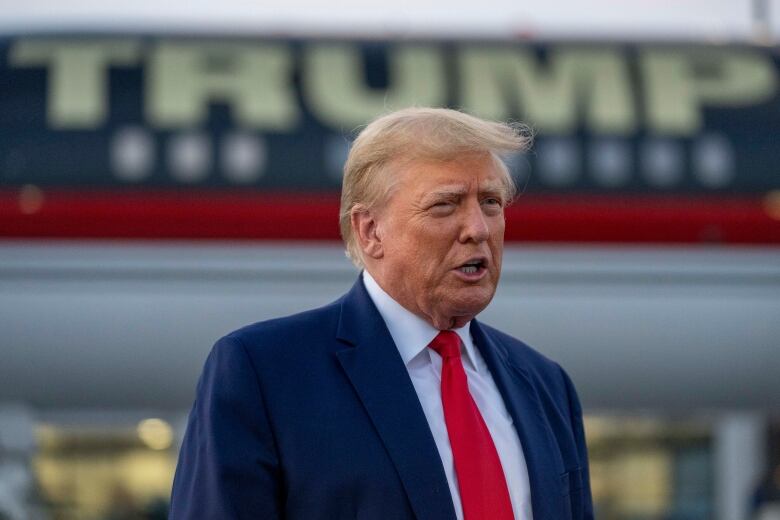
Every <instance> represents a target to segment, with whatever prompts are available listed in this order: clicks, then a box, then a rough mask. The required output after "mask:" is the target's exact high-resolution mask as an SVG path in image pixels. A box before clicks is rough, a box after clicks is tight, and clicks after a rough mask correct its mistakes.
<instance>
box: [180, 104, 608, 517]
mask: <svg viewBox="0 0 780 520" xmlns="http://www.w3.org/2000/svg"><path fill="white" fill-rule="evenodd" d="M527 145H528V143H527V138H526V137H524V136H523V135H522V132H519V131H518V130H517V128H515V127H513V126H511V125H506V124H502V123H494V122H489V121H484V120H481V119H479V118H476V117H473V116H470V115H467V114H464V113H462V112H458V111H454V110H447V109H425V108H412V109H406V110H401V111H398V112H394V113H391V114H388V115H385V116H383V117H380V118H378V119H377V120H375V121H373V122H372V123H370V124H369V125H368V126H367V127H366V128H365V129H364V130H363V131H362V132H361V133H360V135H359V136H358V137H357V139H356V140H355V142H354V144H353V146H352V149H351V151H350V155H349V158H348V159H347V162H346V165H345V167H344V185H343V191H342V198H341V214H340V225H341V232H342V236H343V238H344V241H345V243H346V247H347V254H348V256H349V257H350V259H351V260H352V261H353V262H354V263H355V264H356V265H357V266H358V267H360V268H362V273H361V275H360V276H359V278H358V280H357V281H356V282H355V285H354V286H353V287H352V289H351V290H350V291H349V292H348V293H347V294H345V295H344V296H343V297H341V298H340V299H339V300H337V301H335V302H333V303H331V304H330V305H326V306H325V307H322V308H319V309H314V310H311V311H307V312H304V313H301V314H296V315H294V316H288V317H285V318H280V319H275V320H270V321H265V322H260V323H256V324H253V325H249V326H247V327H244V328H242V329H239V330H237V331H235V332H233V333H231V334H228V335H227V336H225V337H223V338H222V339H220V340H219V341H218V342H217V344H216V345H215V346H214V348H213V350H212V351H211V354H210V355H209V357H208V360H207V361H206V364H205V367H204V370H203V374H202V376H201V378H200V381H199V383H198V390H197V396H196V400H195V404H194V406H193V409H192V412H191V414H190V418H189V423H188V426H187V433H186V435H185V438H184V442H183V445H182V448H181V453H180V456H179V464H178V468H177V470H176V477H175V480H174V485H173V496H172V504H171V512H170V518H171V519H172V520H183V519H219V520H232V519H250V518H251V519H301V520H313V519H323V520H334V519H342V518H343V519H347V518H349V519H355V518H360V519H366V520H381V519H388V520H401V519H419V520H452V519H456V518H457V519H465V520H480V519H482V520H503V519H507V520H508V519H515V520H530V519H535V520H568V519H576V520H578V519H592V518H593V506H592V503H591V495H590V485H589V479H588V461H587V453H586V449H585V440H584V432H583V424H582V410H581V408H580V404H579V401H578V399H577V395H576V392H575V390H574V387H573V385H572V382H571V380H570V379H569V377H568V376H567V375H566V373H565V372H564V371H563V370H562V369H561V367H560V366H559V365H558V364H556V363H555V362H553V361H550V360H549V359H547V358H545V357H543V356H542V355H541V354H539V353H537V352H536V351H534V350H532V349H531V348H530V347H528V346H527V345H525V344H523V343H522V342H520V341H518V340H516V339H514V338H512V337H510V336H508V335H506V334H504V333H502V332H499V331H498V330H496V329H493V328H491V327H489V326H487V325H484V324H482V323H480V322H478V321H477V320H476V319H475V317H476V316H477V314H479V312H481V311H482V310H483V309H484V308H485V307H486V306H487V305H488V303H489V302H490V300H491V299H492V297H493V294H494V292H495V290H496V285H497V284H498V279H499V275H500V272H501V256H502V250H503V236H504V208H505V207H506V205H507V204H508V203H509V202H510V201H511V200H512V198H513V196H514V185H513V183H512V179H511V176H510V175H509V172H508V170H507V167H506V166H505V165H504V163H503V161H502V159H501V157H502V156H503V154H506V153H512V152H517V151H522V150H524V149H525V148H526V147H527Z"/></svg>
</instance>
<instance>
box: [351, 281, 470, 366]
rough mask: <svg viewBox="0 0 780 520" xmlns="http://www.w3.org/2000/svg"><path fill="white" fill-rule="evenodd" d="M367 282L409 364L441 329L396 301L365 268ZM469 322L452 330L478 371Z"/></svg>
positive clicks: (397, 345)
mask: <svg viewBox="0 0 780 520" xmlns="http://www.w3.org/2000/svg"><path fill="white" fill-rule="evenodd" d="M363 285H364V286H365V287H366V291H367V292H368V295H369V296H370V297H371V300H372V301H373V302H374V305H376V308H377V310H378V311H379V314H380V315H381V316H382V319H384V321H385V324H386V325H387V329H388V330H389V331H390V336H392V338H393V342H394V343H395V345H396V347H397V348H398V352H399V353H400V354H401V359H403V362H404V364H405V365H406V366H409V363H411V361H412V360H413V359H414V358H415V357H417V356H418V355H419V354H420V353H421V352H423V351H424V350H426V347H427V346H428V344H429V343H430V342H431V341H433V338H435V337H436V335H437V334H438V333H439V330H438V329H436V328H435V327H433V326H432V325H431V324H430V323H428V322H427V321H425V320H424V319H422V318H421V317H419V316H417V315H416V314H414V313H412V312H410V311H409V310H407V309H406V308H405V307H403V306H402V305H401V304H400V303H398V302H397V301H395V300H394V299H393V298H392V297H391V296H390V295H389V294H387V293H386V292H385V291H384V289H382V288H381V287H380V286H379V284H378V283H377V282H376V280H374V278H373V277H372V276H371V275H370V274H369V272H368V271H365V270H364V271H363ZM469 325H471V321H468V322H467V323H466V324H465V325H463V326H462V327H460V328H457V329H452V330H453V332H455V333H456V334H457V335H458V336H459V337H460V340H461V352H463V350H464V349H465V351H466V356H465V359H466V360H468V362H469V363H471V366H472V368H474V370H478V367H479V364H478V363H477V362H476V355H475V352H474V349H475V347H474V342H473V340H472V339H471V333H470V332H469Z"/></svg>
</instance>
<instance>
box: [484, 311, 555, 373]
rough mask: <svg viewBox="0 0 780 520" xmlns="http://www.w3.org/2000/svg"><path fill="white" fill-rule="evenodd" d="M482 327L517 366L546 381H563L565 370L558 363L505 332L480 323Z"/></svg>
mask: <svg viewBox="0 0 780 520" xmlns="http://www.w3.org/2000/svg"><path fill="white" fill-rule="evenodd" d="M480 326H481V327H482V328H483V329H485V332H487V333H488V334H489V335H490V336H491V337H493V338H494V339H496V340H498V341H499V342H500V343H501V344H502V345H503V346H504V347H505V348H506V350H507V354H508V355H509V357H510V358H511V359H512V361H513V362H514V363H515V364H516V365H518V366H520V367H523V368H524V369H525V370H527V371H529V372H531V373H533V374H535V375H538V376H541V377H542V379H544V380H546V381H549V380H550V378H554V380H556V381H558V380H560V379H561V373H562V372H563V368H561V365H559V364H558V363H557V362H556V361H553V360H552V359H550V358H548V357H547V356H545V355H544V354H542V353H541V352H539V351H538V350H536V349H535V348H533V347H531V346H529V345H528V344H527V343H525V342H523V341H520V340H519V339H517V338H515V337H513V336H510V335H509V334H507V333H505V332H501V331H500V330H498V329H496V328H494V327H491V326H489V325H485V324H484V323H480Z"/></svg>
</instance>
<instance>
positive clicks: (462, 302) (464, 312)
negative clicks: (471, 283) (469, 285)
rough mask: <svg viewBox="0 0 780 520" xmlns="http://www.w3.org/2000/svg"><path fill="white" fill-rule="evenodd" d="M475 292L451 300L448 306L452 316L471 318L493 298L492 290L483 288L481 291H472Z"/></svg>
mask: <svg viewBox="0 0 780 520" xmlns="http://www.w3.org/2000/svg"><path fill="white" fill-rule="evenodd" d="M473 292H474V293H476V294H469V295H462V296H461V297H460V298H457V299H455V300H454V301H452V303H451V305H450V306H449V307H450V309H451V310H452V313H451V315H452V316H469V317H470V318H469V319H471V318H473V317H474V316H476V315H477V314H479V313H480V312H482V311H483V310H485V308H486V307H487V306H488V305H489V304H490V301H491V300H492V299H493V294H494V291H489V290H487V289H484V290H483V291H479V292H477V291H473Z"/></svg>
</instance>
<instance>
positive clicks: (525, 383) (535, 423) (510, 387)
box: [471, 320, 567, 520]
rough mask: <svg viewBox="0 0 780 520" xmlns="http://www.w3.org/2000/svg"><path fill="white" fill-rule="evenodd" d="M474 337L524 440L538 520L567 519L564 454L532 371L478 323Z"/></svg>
mask: <svg viewBox="0 0 780 520" xmlns="http://www.w3.org/2000/svg"><path fill="white" fill-rule="evenodd" d="M471 335H472V337H473V338H474V342H475V343H476V345H477V347H478V348H479V350H480V353H481V354H482V357H483V358H484V360H485V363H487V365H488V368H489V369H490V374H491V375H492V376H493V380H494V381H495V383H496V386H497V387H498V390H499V392H501V396H502V397H503V399H504V404H505V405H506V408H507V410H508V411H509V414H510V415H511V416H512V420H513V421H514V425H515V429H516V430H517V433H518V436H519V437H520V443H521V444H522V448H523V454H524V455H525V460H526V464H527V466H528V477H529V481H530V485H531V505H532V507H533V515H534V519H535V520H553V519H554V520H559V519H563V518H567V516H566V511H565V509H564V503H563V499H562V496H561V495H562V482H561V472H562V471H563V470H562V469H559V467H561V468H562V461H561V460H560V453H559V452H558V450H557V449H556V448H555V443H554V440H553V437H552V431H551V430H550V427H549V426H548V423H547V419H546V417H545V416H544V412H543V410H542V407H541V403H540V401H539V397H538V394H537V391H536V386H535V385H534V383H533V381H532V379H531V377H530V376H529V374H528V372H527V371H526V370H525V369H523V368H522V367H518V366H516V365H515V364H513V363H512V361H511V360H510V358H509V356H508V354H507V352H506V348H505V347H504V346H503V345H502V344H501V343H499V342H498V341H497V340H495V339H493V338H492V337H490V336H489V335H488V334H487V333H486V331H485V329H483V328H482V327H481V326H480V325H479V323H478V322H477V321H476V320H473V321H472V323H471Z"/></svg>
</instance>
